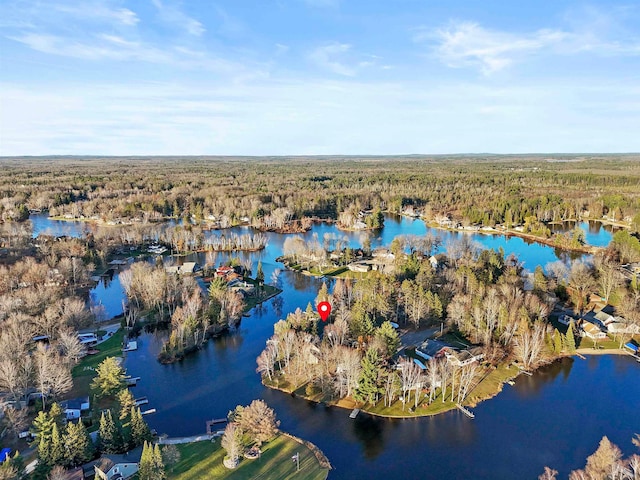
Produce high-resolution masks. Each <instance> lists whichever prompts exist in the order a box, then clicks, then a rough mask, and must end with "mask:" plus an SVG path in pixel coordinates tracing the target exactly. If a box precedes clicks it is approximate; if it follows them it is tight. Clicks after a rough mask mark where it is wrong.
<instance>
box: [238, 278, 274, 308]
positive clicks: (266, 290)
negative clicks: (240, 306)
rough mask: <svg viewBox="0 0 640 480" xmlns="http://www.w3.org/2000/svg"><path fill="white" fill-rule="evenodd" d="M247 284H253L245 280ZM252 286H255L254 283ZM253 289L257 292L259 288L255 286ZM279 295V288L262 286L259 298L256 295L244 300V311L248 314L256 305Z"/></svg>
mask: <svg viewBox="0 0 640 480" xmlns="http://www.w3.org/2000/svg"><path fill="white" fill-rule="evenodd" d="M247 283H253V282H252V281H251V280H249V279H247ZM254 285H256V284H255V283H254ZM255 288H256V290H257V289H258V288H259V287H258V286H257V285H256V287H255ZM280 293H282V290H280V289H279V288H276V287H272V286H271V285H262V294H261V295H260V296H259V297H258V296H257V295H250V296H248V297H247V298H245V300H244V303H245V307H244V311H245V312H248V311H249V310H251V309H252V308H253V307H255V306H256V305H258V304H260V303H262V302H264V301H265V300H268V299H269V298H271V297H274V296H276V295H279V294H280Z"/></svg>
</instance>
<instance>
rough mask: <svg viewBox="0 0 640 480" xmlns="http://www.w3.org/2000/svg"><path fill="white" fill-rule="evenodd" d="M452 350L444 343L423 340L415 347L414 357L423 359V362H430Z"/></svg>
mask: <svg viewBox="0 0 640 480" xmlns="http://www.w3.org/2000/svg"><path fill="white" fill-rule="evenodd" d="M453 350H454V349H453V348H452V347H450V346H449V345H447V344H446V343H444V342H440V341H438V340H425V341H424V342H422V343H421V344H420V345H419V346H417V347H416V355H418V356H420V357H422V358H424V359H425V360H431V359H432V358H440V357H442V356H444V355H445V354H446V353H447V352H451V351H453Z"/></svg>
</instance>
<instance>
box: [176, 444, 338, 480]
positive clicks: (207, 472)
mask: <svg viewBox="0 0 640 480" xmlns="http://www.w3.org/2000/svg"><path fill="white" fill-rule="evenodd" d="M178 449H179V450H180V454H181V460H180V462H178V463H177V464H176V465H174V466H173V467H170V468H168V469H167V474H168V475H167V477H168V478H169V479H172V480H200V479H203V478H217V479H230V480H239V479H269V480H284V479H288V478H295V479H303V480H324V479H325V478H326V477H327V474H328V472H329V471H328V470H327V469H325V468H322V467H321V466H320V464H319V462H318V460H317V459H316V457H315V455H314V454H313V453H312V452H311V450H309V449H308V448H307V447H305V446H304V445H301V444H299V443H298V442H296V441H295V440H293V439H290V438H287V437H285V436H284V435H279V436H277V437H276V438H275V439H274V440H272V441H271V442H269V443H268V444H266V445H263V446H262V456H261V457H260V458H259V459H257V460H248V459H245V458H243V459H242V460H241V461H240V465H239V466H238V468H236V469H235V470H229V469H227V468H225V467H224V466H223V465H222V460H223V458H224V456H225V451H224V450H223V449H222V447H221V446H220V440H219V439H218V440H215V441H213V442H209V441H205V442H197V443H187V444H184V445H178ZM296 453H299V454H300V471H299V472H297V471H296V463H295V462H294V461H292V458H291V457H292V456H293V455H295V454H296Z"/></svg>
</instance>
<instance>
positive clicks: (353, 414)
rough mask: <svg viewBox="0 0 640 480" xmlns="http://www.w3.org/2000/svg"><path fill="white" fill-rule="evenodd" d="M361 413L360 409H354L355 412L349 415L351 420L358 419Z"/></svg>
mask: <svg viewBox="0 0 640 480" xmlns="http://www.w3.org/2000/svg"><path fill="white" fill-rule="evenodd" d="M359 413H360V409H359V408H354V409H353V411H352V412H351V413H350V414H349V418H356V417H357V416H358V414H359Z"/></svg>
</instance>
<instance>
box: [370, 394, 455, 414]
mask: <svg viewBox="0 0 640 480" xmlns="http://www.w3.org/2000/svg"><path fill="white" fill-rule="evenodd" d="M449 394H450V392H449ZM427 400H428V398H425V396H424V393H423V394H422V396H421V402H420V403H419V404H418V408H416V409H415V410H414V411H409V409H413V405H414V400H413V393H412V394H411V398H410V399H409V401H408V402H407V404H406V405H405V407H404V410H403V409H402V402H401V401H399V400H397V401H396V402H394V403H393V404H392V405H391V406H390V407H385V406H384V402H379V403H378V404H377V405H375V406H370V405H366V406H365V407H364V408H363V410H364V411H365V412H370V413H374V414H376V415H383V416H385V417H411V416H413V417H420V416H424V415H435V414H436V413H441V412H446V411H447V410H451V409H452V408H456V404H455V403H454V402H450V401H448V400H446V401H444V402H443V401H442V397H441V396H440V395H438V396H437V397H436V398H435V399H434V400H433V402H431V405H427V403H426V401H427Z"/></svg>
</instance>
